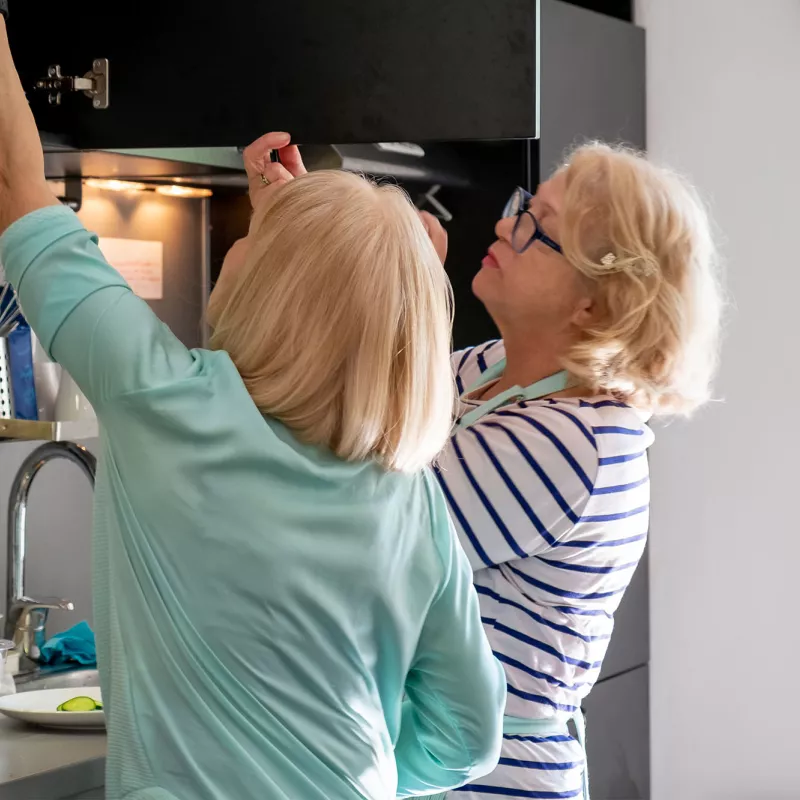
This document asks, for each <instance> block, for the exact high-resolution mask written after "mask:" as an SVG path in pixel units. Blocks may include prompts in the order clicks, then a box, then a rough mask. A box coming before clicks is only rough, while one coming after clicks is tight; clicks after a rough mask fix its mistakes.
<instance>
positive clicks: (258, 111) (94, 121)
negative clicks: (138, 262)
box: [9, 0, 538, 149]
mask: <svg viewBox="0 0 800 800" xmlns="http://www.w3.org/2000/svg"><path fill="white" fill-rule="evenodd" d="M9 5H10V10H11V17H10V20H9V34H10V37H11V44H12V48H13V52H14V57H15V59H16V62H17V66H18V69H19V71H20V74H21V77H22V80H23V83H24V85H25V89H26V91H27V92H28V97H29V99H30V101H31V105H32V107H33V109H34V113H35V115H36V118H37V122H38V124H39V129H40V130H41V131H44V132H47V133H49V134H56V135H63V136H64V137H65V138H66V140H67V141H68V142H69V144H71V145H72V146H75V147H79V148H82V149H96V148H142V147H205V146H213V147H218V146H231V145H241V144H246V143H248V142H250V141H251V140H253V139H254V138H256V137H257V136H258V135H260V134H261V133H263V132H264V131H267V130H288V131H291V132H292V133H293V134H294V136H295V139H296V140H297V141H299V142H302V143H333V142H336V143H347V142H379V141H430V140H457V139H502V138H527V137H536V136H537V135H538V98H537V86H538V28H537V23H538V0H280V2H278V0H217V2H197V0H195V1H194V2H186V1H185V0H138V1H137V2H133V3H129V2H115V1H114V0H82V1H81V2H80V3H77V2H65V0H10V3H9ZM96 59H108V89H109V94H108V100H109V105H108V108H106V109H104V110H98V109H95V108H94V107H93V101H92V98H90V97H86V96H84V95H83V93H82V92H80V91H67V90H66V89H65V91H63V92H62V93H61V103H60V105H51V104H50V103H49V102H48V95H50V94H53V93H51V92H48V91H46V90H43V89H38V90H37V89H35V88H34V87H35V86H36V84H37V82H39V81H41V80H42V79H44V78H46V77H47V75H48V68H49V67H50V66H51V65H59V66H60V67H61V74H62V75H64V76H66V77H68V78H69V77H84V75H85V74H86V73H87V72H89V71H91V70H92V67H93V64H94V62H95V60H96Z"/></svg>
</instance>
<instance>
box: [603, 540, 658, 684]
mask: <svg viewBox="0 0 800 800" xmlns="http://www.w3.org/2000/svg"><path fill="white" fill-rule="evenodd" d="M647 572H648V551H645V554H644V556H643V557H642V561H641V563H640V564H639V566H638V567H637V569H636V572H635V573H634V576H633V580H632V581H631V583H630V586H628V589H627V591H626V592H625V596H624V597H623V598H622V602H621V603H620V606H619V609H618V610H617V613H616V614H615V615H614V635H613V636H612V637H611V643H610V644H609V646H608V652H607V653H606V657H605V660H604V661H603V670H602V672H601V673H600V680H603V679H604V678H610V677H612V676H614V675H618V674H619V673H620V672H625V671H626V670H629V669H633V668H634V667H639V666H641V665H642V664H646V663H647V661H648V660H649V659H650V639H649V630H650V629H649V625H650V621H649V614H650V603H649V585H648V579H647V577H648V576H647Z"/></svg>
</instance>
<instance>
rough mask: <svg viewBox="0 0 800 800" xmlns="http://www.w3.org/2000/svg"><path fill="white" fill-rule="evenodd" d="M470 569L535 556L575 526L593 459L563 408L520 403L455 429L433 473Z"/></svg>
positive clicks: (587, 441) (584, 434)
mask: <svg viewBox="0 0 800 800" xmlns="http://www.w3.org/2000/svg"><path fill="white" fill-rule="evenodd" d="M435 472H436V475H437V477H438V479H439V482H440V485H441V487H442V489H443V491H444V494H445V497H446V498H447V502H448V505H449V507H450V512H451V514H452V516H453V520H454V522H455V525H456V529H457V530H458V533H459V537H460V539H461V543H462V545H463V546H464V549H465V550H466V552H467V555H468V556H469V559H470V563H471V564H472V567H473V569H476V570H477V569H482V568H484V567H490V566H495V565H497V564H503V563H506V562H508V561H513V560H516V559H519V558H526V557H527V556H532V555H537V554H539V553H542V552H544V551H546V550H548V549H549V548H551V547H553V546H554V545H555V544H556V543H557V542H558V541H559V540H560V539H562V538H563V537H564V536H565V535H566V534H567V533H568V532H569V531H570V530H571V529H572V528H573V526H574V525H575V524H576V523H577V522H578V521H579V520H580V518H581V514H582V513H583V510H584V508H585V507H586V504H587V503H588V501H589V498H590V496H591V494H592V490H593V487H594V481H595V479H596V477H597V472H598V455H597V445H596V442H595V438H594V436H593V434H592V432H591V431H589V430H588V429H587V428H586V426H585V425H583V423H582V422H581V421H580V420H579V419H578V418H577V417H576V416H574V415H573V414H570V413H569V412H568V411H565V410H564V409H562V408H559V407H555V406H551V405H543V404H536V403H528V404H519V405H516V406H510V407H506V408H504V409H501V410H498V411H495V412H493V413H491V414H487V415H486V416H485V417H483V418H482V419H481V420H480V421H479V422H477V423H476V424H474V425H472V426H471V427H469V428H456V430H455V432H454V433H453V435H452V436H451V438H450V441H449V443H448V445H447V447H446V448H445V451H444V452H443V453H442V455H441V457H440V458H439V461H438V462H437V464H436V467H435Z"/></svg>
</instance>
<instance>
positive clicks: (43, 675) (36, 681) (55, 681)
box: [16, 667, 100, 692]
mask: <svg viewBox="0 0 800 800" xmlns="http://www.w3.org/2000/svg"><path fill="white" fill-rule="evenodd" d="M16 683H17V691H18V692H36V691H39V690H40V689H72V688H75V689H80V688H81V687H83V686H99V685H100V676H99V674H98V672H97V669H95V668H94V667H92V668H89V669H71V670H68V671H58V672H50V673H48V672H45V671H42V672H38V673H34V674H33V675H31V676H27V675H20V676H18V677H17V678H16Z"/></svg>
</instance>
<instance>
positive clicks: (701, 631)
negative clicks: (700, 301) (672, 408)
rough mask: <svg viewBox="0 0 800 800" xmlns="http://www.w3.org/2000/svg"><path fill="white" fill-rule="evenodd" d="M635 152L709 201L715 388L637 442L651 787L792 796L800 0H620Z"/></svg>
mask: <svg viewBox="0 0 800 800" xmlns="http://www.w3.org/2000/svg"><path fill="white" fill-rule="evenodd" d="M637 13H638V19H637V21H638V22H639V24H641V25H644V27H645V28H646V30H647V37H648V41H647V46H648V53H647V69H648V76H647V91H648V120H647V123H648V141H649V147H650V151H651V154H652V156H653V157H654V158H655V159H657V160H661V161H665V162H668V163H671V164H673V165H675V166H676V167H678V168H679V169H681V170H682V171H685V172H687V173H689V174H690V175H691V176H692V178H693V179H694V181H695V182H696V183H697V185H698V186H699V187H700V188H701V190H702V191H703V192H704V193H705V195H706V196H707V197H708V198H709V199H710V201H711V204H712V208H713V213H714V215H715V218H716V221H717V224H718V226H719V228H720V229H721V232H722V235H723V250H724V255H725V258H726V260H727V267H728V272H729V289H730V292H731V294H732V296H733V298H734V300H735V305H736V308H735V309H733V311H732V313H731V317H730V320H729V325H728V334H727V341H726V343H725V347H724V350H723V363H722V371H721V376H720V380H719V383H718V393H719V395H720V396H721V397H722V398H724V403H721V404H718V405H713V406H711V407H709V408H707V409H706V410H705V411H704V412H703V413H702V414H700V415H699V416H698V417H697V418H696V419H695V420H694V421H692V422H691V423H689V424H676V425H673V426H672V427H670V428H668V429H666V430H662V431H661V432H660V436H659V438H658V440H657V442H656V446H655V447H654V449H653V451H652V470H653V522H652V538H651V544H650V547H651V550H650V581H651V592H652V599H651V637H652V650H651V657H652V686H651V695H652V696H651V713H652V720H651V725H652V762H653V798H654V800H695V798H697V799H699V798H702V799H703V800H707V799H708V800H712V799H713V800H716V799H717V798H719V800H722V799H723V798H724V800H739V798H741V800H773V799H775V800H777V799H779V798H786V800H789V798H792V800H797V798H800V596H799V593H798V588H800V521H799V520H798V511H797V502H798V499H800V480H798V479H800V459H799V458H798V453H799V452H800V427H799V426H798V423H797V409H798V405H800V404H799V403H798V392H799V391H800V371H799V370H798V366H797V361H796V352H797V347H798V344H800V333H799V332H798V326H797V323H796V321H795V320H796V318H797V315H798V302H797V301H798V296H799V295H800V257H798V235H800V154H799V151H798V138H800V3H799V2H797V0H761V2H752V0H637Z"/></svg>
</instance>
